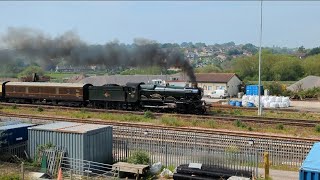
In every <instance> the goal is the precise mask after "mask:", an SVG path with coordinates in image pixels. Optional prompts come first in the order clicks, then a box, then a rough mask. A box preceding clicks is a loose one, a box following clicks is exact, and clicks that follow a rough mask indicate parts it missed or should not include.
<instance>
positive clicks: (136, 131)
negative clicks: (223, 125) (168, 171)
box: [113, 127, 258, 174]
mask: <svg viewBox="0 0 320 180" xmlns="http://www.w3.org/2000/svg"><path fill="white" fill-rule="evenodd" d="M113 150H114V160H115V161H121V160H125V159H127V158H128V157H129V156H130V154H131V153H133V152H135V151H138V150H142V151H146V152H148V153H149V154H150V159H151V163H155V162H159V161H160V162H161V163H163V164H164V165H165V166H171V165H173V166H178V165H180V164H187V163H190V162H196V163H203V164H207V165H217V166H219V167H222V168H227V169H230V170H245V171H250V172H254V173H255V174H257V167H258V151H257V150H256V149H255V148H253V147H252V146H250V145H249V144H248V145H246V146H233V145H229V146H223V144H221V143H220V144H217V143H216V142H215V141H214V140H213V139H212V138H211V136H210V135H208V136H200V134H190V133H187V132H175V131H167V130H150V129H149V130H145V129H142V128H125V127H114V143H113Z"/></svg>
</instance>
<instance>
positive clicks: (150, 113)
mask: <svg viewBox="0 0 320 180" xmlns="http://www.w3.org/2000/svg"><path fill="white" fill-rule="evenodd" d="M144 117H145V118H148V119H154V118H155V115H154V114H153V113H152V112H151V111H146V112H144Z"/></svg>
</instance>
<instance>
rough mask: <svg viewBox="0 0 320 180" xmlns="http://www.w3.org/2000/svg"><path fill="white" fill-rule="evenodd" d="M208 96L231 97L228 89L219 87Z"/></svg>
mask: <svg viewBox="0 0 320 180" xmlns="http://www.w3.org/2000/svg"><path fill="white" fill-rule="evenodd" d="M208 97H209V98H220V99H224V98H227V97H229V94H228V92H227V90H225V89H217V90H214V91H213V92H210V93H209V94H208Z"/></svg>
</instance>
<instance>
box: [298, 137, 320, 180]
mask: <svg viewBox="0 0 320 180" xmlns="http://www.w3.org/2000/svg"><path fill="white" fill-rule="evenodd" d="M299 180H320V142H318V143H315V144H314V145H313V147H312V148H311V150H310V152H309V153H308V155H307V157H306V159H305V160H304V162H303V163H302V166H301V168H300V172H299Z"/></svg>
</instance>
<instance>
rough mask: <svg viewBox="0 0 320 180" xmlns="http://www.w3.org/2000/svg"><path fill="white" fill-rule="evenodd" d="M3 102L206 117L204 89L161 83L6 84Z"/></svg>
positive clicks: (3, 91) (2, 97)
mask: <svg viewBox="0 0 320 180" xmlns="http://www.w3.org/2000/svg"><path fill="white" fill-rule="evenodd" d="M0 96H1V99H2V101H5V102H14V103H30V104H37V103H41V104H42V103H45V104H54V105H58V104H60V105H66V106H80V107H94V108H105V109H124V110H146V109H148V110H153V111H172V112H178V113H191V114H203V113H204V112H205V110H206V108H205V103H204V101H202V100H201V99H202V96H203V90H202V89H201V88H198V87H197V86H196V85H194V86H193V87H173V86H168V85H160V84H144V83H127V84H126V85H125V86H120V85H117V84H106V85H103V86H93V85H92V84H80V83H45V82H2V83H1V88H0Z"/></svg>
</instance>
